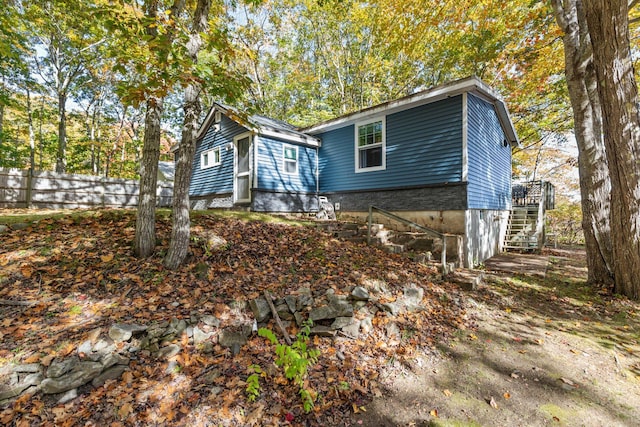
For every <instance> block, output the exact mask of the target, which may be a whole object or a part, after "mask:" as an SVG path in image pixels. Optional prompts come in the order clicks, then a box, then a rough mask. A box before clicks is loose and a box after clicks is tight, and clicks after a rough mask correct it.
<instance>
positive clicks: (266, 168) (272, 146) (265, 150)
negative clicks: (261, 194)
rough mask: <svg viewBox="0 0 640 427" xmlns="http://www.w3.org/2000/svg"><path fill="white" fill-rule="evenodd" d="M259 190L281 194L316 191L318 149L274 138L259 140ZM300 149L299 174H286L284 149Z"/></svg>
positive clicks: (261, 138)
mask: <svg viewBox="0 0 640 427" xmlns="http://www.w3.org/2000/svg"><path fill="white" fill-rule="evenodd" d="M258 141H259V142H258V165H259V166H258V189H260V190H270V191H279V192H290V193H295V192H308V193H315V191H316V149H315V148H312V147H306V146H302V145H295V144H291V143H289V142H282V141H279V140H276V139H273V138H266V137H264V136H260V137H259V138H258ZM285 145H288V146H296V147H298V173H297V174H287V173H284V166H283V156H284V147H285Z"/></svg>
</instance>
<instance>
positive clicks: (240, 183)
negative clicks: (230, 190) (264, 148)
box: [233, 135, 251, 203]
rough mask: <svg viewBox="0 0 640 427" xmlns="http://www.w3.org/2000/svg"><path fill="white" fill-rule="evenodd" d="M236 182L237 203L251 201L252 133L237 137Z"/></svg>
mask: <svg viewBox="0 0 640 427" xmlns="http://www.w3.org/2000/svg"><path fill="white" fill-rule="evenodd" d="M235 145H236V147H235V148H236V156H235V158H236V161H235V183H234V194H233V196H234V197H233V198H234V201H235V202H236V203H248V202H250V201H251V135H241V136H240V137H237V138H236V139H235Z"/></svg>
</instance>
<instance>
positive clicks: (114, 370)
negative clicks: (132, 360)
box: [91, 365, 127, 387]
mask: <svg viewBox="0 0 640 427" xmlns="http://www.w3.org/2000/svg"><path fill="white" fill-rule="evenodd" d="M126 370H127V366H126V365H114V366H112V367H110V368H108V369H106V370H105V371H103V372H102V373H101V374H100V375H98V376H97V377H95V378H94V379H93V380H92V381H91V384H92V385H93V386H94V387H100V386H102V385H103V384H104V383H106V382H107V381H108V380H115V379H118V378H120V377H121V376H122V374H123V373H124V371H126Z"/></svg>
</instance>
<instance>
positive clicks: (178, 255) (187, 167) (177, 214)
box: [164, 0, 211, 269]
mask: <svg viewBox="0 0 640 427" xmlns="http://www.w3.org/2000/svg"><path fill="white" fill-rule="evenodd" d="M210 7H211V0H198V4H197V6H196V11H195V14H194V18H193V26H192V31H191V35H190V38H189V41H188V42H187V49H188V51H189V56H190V57H191V60H192V61H193V64H194V66H195V64H197V62H198V52H199V51H200V49H201V48H202V44H203V43H202V39H201V37H200V33H203V32H205V31H206V30H207V19H208V16H209V9H210ZM200 91H201V85H200V83H199V82H198V81H197V80H193V81H192V82H191V83H189V85H188V86H187V87H186V88H185V92H184V124H183V126H182V138H181V140H180V148H179V150H178V160H177V164H176V174H175V179H174V182H173V217H172V221H173V224H172V228H171V242H170V243H169V251H168V253H167V256H166V258H165V260H164V264H165V266H166V267H167V268H170V269H175V268H178V267H179V266H180V264H182V262H183V261H184V259H185V258H186V256H187V252H188V249H189V238H190V234H191V231H190V227H189V224H190V223H189V221H190V219H189V184H190V183H191V168H192V163H193V155H194V153H195V151H196V136H197V134H198V125H199V119H200V112H201V106H200Z"/></svg>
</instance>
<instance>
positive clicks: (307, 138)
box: [256, 127, 320, 147]
mask: <svg viewBox="0 0 640 427" xmlns="http://www.w3.org/2000/svg"><path fill="white" fill-rule="evenodd" d="M256 132H257V133H258V134H260V135H262V136H266V137H270V138H278V139H283V140H285V141H287V142H293V143H297V144H303V145H308V146H309V147H320V139H319V138H316V137H313V136H311V135H303V134H296V133H289V132H284V131H281V130H275V129H271V128H267V127H260V128H257V130H256Z"/></svg>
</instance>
